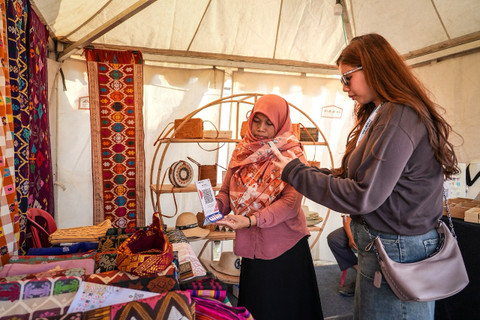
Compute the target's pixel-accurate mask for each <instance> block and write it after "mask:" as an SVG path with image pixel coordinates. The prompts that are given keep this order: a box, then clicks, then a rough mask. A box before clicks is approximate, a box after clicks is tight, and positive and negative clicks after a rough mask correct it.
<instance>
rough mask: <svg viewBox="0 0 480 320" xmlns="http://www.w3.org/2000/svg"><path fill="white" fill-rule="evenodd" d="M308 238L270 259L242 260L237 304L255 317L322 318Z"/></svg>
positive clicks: (260, 319)
mask: <svg viewBox="0 0 480 320" xmlns="http://www.w3.org/2000/svg"><path fill="white" fill-rule="evenodd" d="M307 239H308V238H307V237H304V238H302V239H301V240H300V241H299V242H298V243H297V244H296V245H295V246H294V247H293V248H292V249H290V250H288V251H287V252H285V253H284V254H282V255H281V256H279V257H277V258H275V259H273V260H262V259H247V258H243V259H242V267H241V271H240V292H239V298H238V305H239V306H244V307H246V308H247V309H248V311H250V313H251V314H252V316H253V317H254V318H255V319H256V320H279V319H286V320H292V319H302V320H303V319H315V320H318V319H323V313H322V305H321V303H320V295H319V293H318V286H317V278H316V276H315V269H314V266H313V260H312V254H311V253H310V247H309V245H308V240H307Z"/></svg>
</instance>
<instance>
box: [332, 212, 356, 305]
mask: <svg viewBox="0 0 480 320" xmlns="http://www.w3.org/2000/svg"><path fill="white" fill-rule="evenodd" d="M351 221H352V218H350V217H349V216H348V215H346V214H342V222H343V227H340V228H338V229H335V230H333V231H332V232H330V233H329V234H328V236H327V243H328V246H329V248H330V250H332V253H333V256H334V257H335V260H337V263H338V267H339V268H340V270H341V271H345V270H348V269H350V268H352V269H354V270H355V271H357V267H358V266H357V264H358V259H357V256H356V255H355V252H354V251H357V244H356V243H355V241H354V240H353V235H352V230H351V229H350V222H351ZM344 277H345V276H342V286H340V288H339V289H338V292H339V293H340V294H341V295H343V296H346V297H351V296H353V295H354V293H355V281H353V282H352V283H349V284H346V285H343V281H344V280H345V278H344Z"/></svg>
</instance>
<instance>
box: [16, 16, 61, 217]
mask: <svg viewBox="0 0 480 320" xmlns="http://www.w3.org/2000/svg"><path fill="white" fill-rule="evenodd" d="M28 31H29V32H28V44H29V51H30V55H29V58H28V72H29V75H28V92H29V98H28V99H29V109H30V130H31V136H30V141H29V160H30V161H29V170H30V172H29V184H28V188H29V189H28V208H40V209H42V210H45V211H46V212H48V213H49V214H51V215H52V216H53V217H55V203H54V199H53V194H54V192H53V173H52V158H51V148H50V147H51V144H50V126H49V121H48V115H49V112H48V94H47V93H48V92H47V89H48V86H47V84H48V81H47V42H48V31H47V29H46V28H45V26H44V25H43V23H42V22H41V21H40V19H39V18H38V16H37V14H36V13H35V11H33V10H29V14H28ZM22 213H23V211H22Z"/></svg>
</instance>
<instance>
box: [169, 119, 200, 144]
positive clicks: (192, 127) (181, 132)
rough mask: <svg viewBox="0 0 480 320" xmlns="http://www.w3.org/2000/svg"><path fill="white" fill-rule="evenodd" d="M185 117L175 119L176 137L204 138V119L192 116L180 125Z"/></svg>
mask: <svg viewBox="0 0 480 320" xmlns="http://www.w3.org/2000/svg"><path fill="white" fill-rule="evenodd" d="M184 121H185V119H175V122H174V128H175V133H174V137H175V139H201V138H203V120H202V119H200V118H191V119H188V120H187V122H185V123H184V124H183V126H181V127H180V125H181V124H182V123H183V122H184Z"/></svg>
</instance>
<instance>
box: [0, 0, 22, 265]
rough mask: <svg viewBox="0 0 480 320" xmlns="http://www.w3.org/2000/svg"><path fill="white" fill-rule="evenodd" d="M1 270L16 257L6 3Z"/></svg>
mask: <svg viewBox="0 0 480 320" xmlns="http://www.w3.org/2000/svg"><path fill="white" fill-rule="evenodd" d="M0 13H1V18H2V20H1V21H0V36H1V38H0V61H1V66H0V67H1V69H0V118H1V119H2V121H1V122H0V124H1V128H2V130H0V173H1V176H2V181H1V186H0V188H1V196H0V257H1V259H0V266H2V265H4V264H6V263H7V262H8V259H9V258H10V256H11V255H15V254H17V253H18V238H19V221H18V203H17V195H16V192H15V167H14V166H15V165H14V141H13V130H14V124H13V110H12V103H11V86H10V75H9V70H8V49H7V47H6V44H7V17H6V7H5V0H0Z"/></svg>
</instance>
